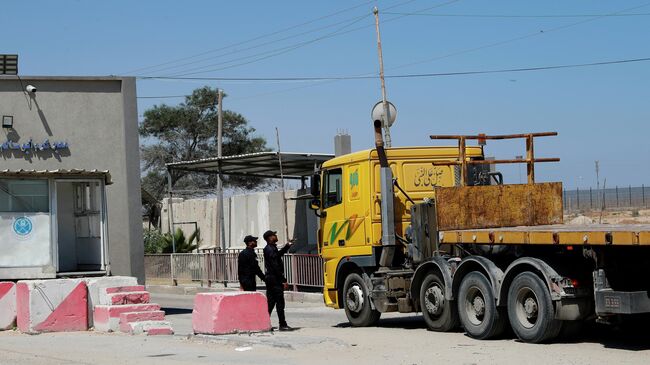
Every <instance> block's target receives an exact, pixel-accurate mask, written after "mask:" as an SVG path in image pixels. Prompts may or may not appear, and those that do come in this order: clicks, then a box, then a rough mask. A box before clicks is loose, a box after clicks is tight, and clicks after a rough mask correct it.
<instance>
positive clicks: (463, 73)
mask: <svg viewBox="0 0 650 365" xmlns="http://www.w3.org/2000/svg"><path fill="white" fill-rule="evenodd" d="M648 61H650V57H643V58H631V59H620V60H611V61H599V62H588V63H574V64H562V65H549V66H529V67H519V68H506V69H494V70H468V71H454V72H435V73H418V74H398V75H385V76H384V78H387V79H408V78H428V77H442V76H466V75H483V74H496V73H509V72H532V71H545V70H558V69H567V68H582V67H594V66H606V65H615V64H623V63H636V62H648ZM377 78H379V76H376V75H374V76H330V77H327V76H326V77H147V78H145V79H168V80H204V81H242V80H244V81H259V82H266V81H289V82H295V81H346V80H368V79H377ZM186 96H189V95H164V96H138V99H166V98H180V97H186Z"/></svg>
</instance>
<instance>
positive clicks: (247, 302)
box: [192, 292, 271, 335]
mask: <svg viewBox="0 0 650 365" xmlns="http://www.w3.org/2000/svg"><path fill="white" fill-rule="evenodd" d="M192 328H193V329H194V333H196V334H207V335H223V334H228V333H238V332H263V331H270V330H271V318H270V317H269V313H268V309H267V302H266V297H265V296H264V294H262V293H256V292H230V293H199V294H197V295H196V296H195V297H194V310H193V311H192Z"/></svg>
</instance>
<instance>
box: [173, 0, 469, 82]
mask: <svg viewBox="0 0 650 365" xmlns="http://www.w3.org/2000/svg"><path fill="white" fill-rule="evenodd" d="M412 1H414V0H409V1H405V2H402V3H399V4H397V5H394V6H392V7H390V8H394V7H397V6H402V5H404V4H407V3H410V2H412ZM458 1H460V0H451V1H447V2H444V3H441V4H436V5H434V6H430V7H426V8H424V9H421V10H418V11H417V12H421V11H427V10H431V9H435V8H439V7H442V6H446V5H449V4H452V3H455V2H458ZM417 12H416V13H417ZM369 15H370V14H364V15H363V16H360V17H357V18H352V19H348V20H352V22H351V23H349V24H347V25H345V26H343V27H341V28H339V29H338V30H336V31H334V32H331V33H329V34H326V35H322V36H318V37H316V38H312V39H310V40H307V41H303V42H300V43H296V44H292V45H289V46H285V47H281V48H276V49H273V50H270V51H265V52H261V53H257V54H253V55H249V56H244V57H241V58H237V59H233V60H230V61H224V62H220V63H216V64H210V65H204V66H200V67H196V68H192V69H188V70H183V71H177V73H176V74H173V75H167V76H187V75H196V74H201V73H208V72H214V71H222V70H225V69H230V68H235V67H239V66H244V65H248V64H251V63H255V62H258V61H261V60H265V59H268V58H271V57H275V56H279V55H282V54H285V53H288V52H291V51H293V50H296V49H298V48H302V47H304V46H307V45H309V44H312V43H315V42H318V41H321V40H324V39H328V38H332V37H335V36H339V35H343V34H348V33H351V32H355V31H357V30H361V29H364V28H368V27H370V26H373V24H368V25H363V26H360V27H356V28H353V29H349V30H345V28H347V27H349V26H351V25H353V24H355V23H357V22H359V21H361V20H363V19H364V18H365V17H367V16H369ZM405 16H407V15H400V16H397V17H394V18H391V19H388V20H385V21H384V23H387V22H390V21H394V20H397V19H401V18H404V17H405ZM344 22H345V21H344ZM340 23H342V22H338V23H335V25H338V24H340ZM329 27H331V26H327V27H324V28H329ZM310 32H311V31H310ZM310 32H305V33H310ZM261 55H267V56H262V57H258V56H261ZM254 57H258V58H256V59H253V60H252V61H246V62H241V63H236V64H233V65H229V66H224V67H220V68H215V69H208V70H205V69H206V68H208V67H213V66H219V65H225V64H228V63H233V62H237V61H240V60H245V59H250V58H254ZM198 70H201V71H198ZM188 71H196V72H188Z"/></svg>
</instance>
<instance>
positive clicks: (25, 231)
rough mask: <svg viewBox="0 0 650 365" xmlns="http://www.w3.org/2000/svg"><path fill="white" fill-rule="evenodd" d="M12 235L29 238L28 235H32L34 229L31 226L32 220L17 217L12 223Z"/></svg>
mask: <svg viewBox="0 0 650 365" xmlns="http://www.w3.org/2000/svg"><path fill="white" fill-rule="evenodd" d="M13 228H14V233H16V234H17V235H18V236H20V237H26V236H29V234H30V233H32V230H33V229H34V226H33V224H32V220H31V219H29V218H27V217H19V218H16V220H15V221H14V225H13Z"/></svg>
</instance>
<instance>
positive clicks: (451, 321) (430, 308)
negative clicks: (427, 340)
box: [419, 273, 458, 332]
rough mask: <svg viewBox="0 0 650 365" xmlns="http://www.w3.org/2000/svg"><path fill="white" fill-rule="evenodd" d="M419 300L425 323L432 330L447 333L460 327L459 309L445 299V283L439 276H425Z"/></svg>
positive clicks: (431, 274) (432, 274)
mask: <svg viewBox="0 0 650 365" xmlns="http://www.w3.org/2000/svg"><path fill="white" fill-rule="evenodd" d="M419 300H420V308H421V310H422V316H423V317H424V322H426V324H427V327H429V329H430V330H432V331H437V332H447V331H450V330H452V329H454V328H456V327H458V307H457V306H456V303H454V302H452V301H449V300H447V299H445V282H444V281H443V280H442V279H440V277H438V275H436V274H434V273H429V274H427V276H425V278H424V280H423V281H422V286H421V287H420V298H419Z"/></svg>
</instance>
